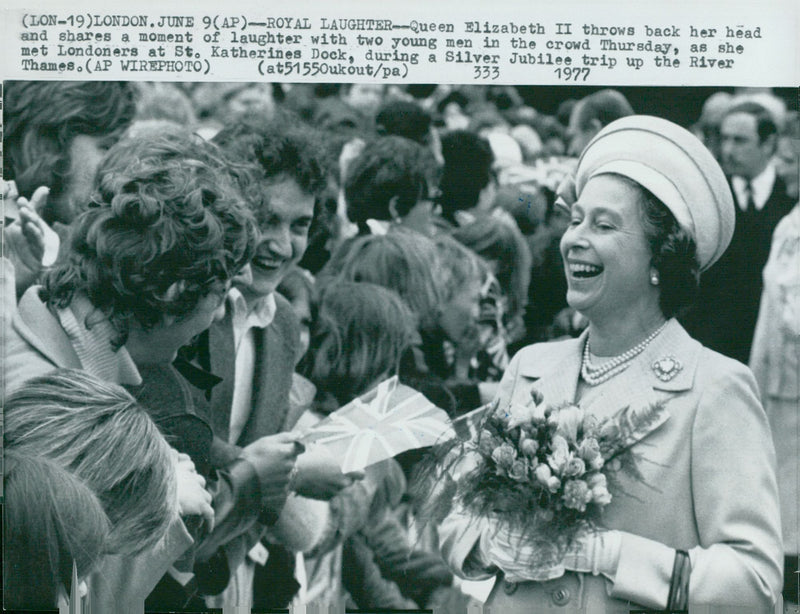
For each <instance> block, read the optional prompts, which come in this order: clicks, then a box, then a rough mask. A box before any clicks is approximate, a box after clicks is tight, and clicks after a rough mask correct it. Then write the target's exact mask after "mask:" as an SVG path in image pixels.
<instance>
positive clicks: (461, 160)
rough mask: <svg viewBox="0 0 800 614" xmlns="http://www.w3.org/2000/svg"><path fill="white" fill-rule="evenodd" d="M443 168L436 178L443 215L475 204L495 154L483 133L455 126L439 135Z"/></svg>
mask: <svg viewBox="0 0 800 614" xmlns="http://www.w3.org/2000/svg"><path fill="white" fill-rule="evenodd" d="M442 155H443V156H444V169H443V170H442V178H441V180H440V181H439V189H440V190H441V199H440V202H441V205H442V214H443V216H444V217H445V218H446V219H448V220H450V221H453V214H454V213H455V212H456V211H461V210H463V209H472V208H473V207H474V206H475V205H477V204H478V198H479V197H480V193H481V190H483V189H484V188H485V187H486V186H487V185H489V182H490V181H491V180H492V178H493V175H492V164H493V163H494V154H493V153H492V147H491V145H490V144H489V141H487V140H486V139H485V138H483V137H482V136H479V135H478V134H476V133H474V132H471V131H469V130H454V131H452V132H448V133H447V134H445V135H444V136H443V137H442Z"/></svg>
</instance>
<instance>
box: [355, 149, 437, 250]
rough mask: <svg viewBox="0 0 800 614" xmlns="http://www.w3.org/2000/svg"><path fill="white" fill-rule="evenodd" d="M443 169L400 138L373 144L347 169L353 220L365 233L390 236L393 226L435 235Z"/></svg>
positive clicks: (426, 153) (420, 150)
mask: <svg viewBox="0 0 800 614" xmlns="http://www.w3.org/2000/svg"><path fill="white" fill-rule="evenodd" d="M437 176H438V165H437V164H436V160H435V159H434V157H433V154H431V153H430V151H429V150H427V149H426V148H424V147H422V146H421V145H418V144H417V143H415V142H414V141H411V140H409V139H405V138H403V137H399V136H384V137H380V138H378V139H375V140H374V141H372V142H370V143H368V144H367V145H366V146H365V147H364V148H363V149H362V150H361V152H360V153H359V154H358V155H357V156H356V158H355V159H354V160H352V162H350V163H349V164H348V165H347V170H346V175H345V178H344V197H345V200H346V201H347V217H348V218H349V220H350V221H351V222H353V223H354V224H356V225H357V226H358V233H359V234H369V233H373V234H384V233H385V232H386V231H387V230H388V229H389V227H391V226H401V227H403V228H407V229H408V228H410V229H412V230H415V231H417V232H420V233H422V234H424V235H432V234H434V232H435V226H434V223H435V221H436V210H437V206H436V204H435V202H434V196H435V195H436V189H437V188H436V184H437Z"/></svg>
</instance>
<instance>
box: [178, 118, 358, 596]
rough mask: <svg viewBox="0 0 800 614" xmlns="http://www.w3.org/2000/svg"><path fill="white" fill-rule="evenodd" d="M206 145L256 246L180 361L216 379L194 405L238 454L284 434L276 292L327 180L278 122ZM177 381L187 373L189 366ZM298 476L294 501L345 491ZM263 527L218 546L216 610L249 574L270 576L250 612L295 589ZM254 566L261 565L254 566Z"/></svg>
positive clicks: (285, 333) (291, 346)
mask: <svg viewBox="0 0 800 614" xmlns="http://www.w3.org/2000/svg"><path fill="white" fill-rule="evenodd" d="M214 140H215V142H216V143H217V145H219V146H220V147H221V148H222V150H223V151H224V152H225V154H226V157H227V158H228V160H229V162H230V165H231V168H232V169H233V171H234V174H235V175H236V176H237V179H238V183H239V188H240V191H241V193H242V195H243V197H244V200H245V202H246V203H247V204H248V206H249V207H250V209H251V211H252V213H253V215H254V217H255V219H256V223H257V225H258V228H259V231H260V237H259V240H258V243H257V246H256V250H255V255H254V257H253V258H252V260H251V266H250V271H251V274H250V275H248V276H240V277H239V278H237V279H236V280H235V281H234V284H233V287H232V288H231V290H230V291H229V293H228V297H227V313H226V315H225V317H224V318H223V319H221V320H220V321H218V322H216V323H214V324H213V325H212V326H211V328H210V329H209V330H208V331H207V332H206V333H204V334H203V335H201V336H200V337H199V338H198V339H197V340H196V342H195V343H194V345H193V346H192V347H189V348H186V349H185V351H184V352H182V358H183V359H184V360H185V361H186V360H188V361H191V362H192V363H193V365H194V366H195V367H200V368H201V369H203V370H205V371H210V372H211V373H213V375H214V376H215V377H212V378H210V381H217V382H218V383H216V384H214V385H213V386H205V387H204V386H203V385H202V382H199V381H198V382H196V383H198V384H199V385H198V386H197V390H196V393H195V396H196V397H197V398H198V404H199V405H201V406H202V405H203V404H205V406H206V409H205V412H206V413H207V416H206V418H207V419H208V421H209V423H210V424H211V426H212V428H213V430H214V433H215V435H216V436H218V437H220V438H221V439H222V440H225V441H226V442H227V443H228V444H232V445H236V446H242V447H244V446H247V445H248V444H250V443H251V442H253V441H256V440H257V439H259V438H261V437H264V436H268V435H273V434H275V433H280V432H282V431H285V430H288V429H289V428H291V426H292V424H291V421H292V418H291V416H289V391H290V389H291V385H292V374H293V371H294V365H295V364H296V360H295V357H296V355H297V352H298V350H299V347H300V344H299V325H298V323H297V320H296V317H295V315H294V313H293V311H292V308H291V305H290V304H289V303H288V302H287V301H286V300H285V299H283V298H282V297H281V296H280V295H278V294H277V293H276V292H275V289H276V288H277V286H278V284H279V283H280V282H281V281H282V280H283V278H284V276H285V275H286V274H287V272H288V271H289V270H290V268H291V267H292V265H295V264H296V263H297V262H298V261H299V260H300V259H301V258H302V256H303V254H304V253H305V250H306V246H307V243H308V232H309V228H310V227H311V222H312V220H313V217H314V212H315V204H316V201H317V196H318V195H319V194H320V193H321V192H322V190H323V189H324V188H325V186H326V184H327V174H326V168H325V161H324V158H323V154H322V152H323V151H324V149H323V147H322V144H321V142H320V141H319V140H318V138H317V136H316V133H315V132H314V130H313V129H312V128H310V127H308V126H306V125H304V124H301V123H299V121H298V120H296V119H294V118H292V117H290V116H287V115H283V114H280V115H278V116H276V117H275V118H272V119H269V118H266V117H263V116H257V115H250V116H247V117H243V118H241V119H238V120H237V121H236V122H235V123H233V124H231V125H229V126H227V127H226V128H224V129H223V130H222V131H221V132H220V133H219V134H218V135H217V136H216V137H215V139H214ZM184 367H186V364H185V363H184ZM185 372H186V373H187V374H191V372H192V370H191V367H190V368H189V369H186V370H185ZM206 379H208V378H206ZM305 456H307V455H304V457H305ZM304 457H301V459H304ZM329 465H330V466H332V467H335V463H329ZM306 469H307V465H306V464H305V463H304V460H300V461H298V471H296V472H295V478H294V479H293V482H292V486H293V489H294V490H295V492H298V493H299V494H303V495H306V496H316V495H318V493H317V492H314V490H313V489H314V488H315V487H316V486H319V485H321V484H323V483H324V486H325V487H328V488H331V489H332V492H336V491H338V490H339V489H341V488H343V487H345V486H347V485H349V484H350V479H349V478H347V476H344V475H343V474H341V472H340V471H338V470H335V471H334V470H326V472H325V475H323V476H322V477H321V478H320V477H319V475H320V474H319V473H314V472H311V471H306ZM312 474H313V475H312ZM309 476H311V477H309ZM320 480H322V482H321V481H320ZM326 480H328V481H326ZM320 496H321V495H320ZM328 496H330V494H329V495H328ZM266 528H267V523H263V524H261V525H257V526H256V527H255V528H254V529H253V530H252V531H251V532H250V534H249V536H247V537H243V538H242V539H240V540H238V541H237V542H236V543H231V544H229V545H228V546H227V548H226V550H227V556H228V562H229V564H231V567H232V569H233V568H234V567H237V568H238V571H237V572H236V574H235V579H234V581H233V582H232V583H231V584H230V585H229V588H228V590H227V591H226V592H225V593H224V594H223V595H222V596H221V597H220V598H219V599H221V600H222V601H221V602H220V603H222V604H225V605H229V604H233V603H234V602H235V601H238V599H249V598H250V594H249V593H250V591H251V590H252V584H253V579H252V578H253V574H256V577H257V578H258V577H259V576H261V575H263V574H267V575H269V574H273V575H272V576H271V577H270V578H269V580H266V581H262V582H259V583H258V584H259V585H265V586H264V587H265V588H266V589H267V590H268V591H269V592H270V595H268V596H267V597H269V598H270V601H268V602H260V603H259V602H258V601H257V600H256V602H255V603H253V605H254V606H257V607H285V606H286V605H287V604H288V602H289V601H290V600H291V597H292V596H293V594H294V590H295V588H294V587H295V586H296V585H295V584H294V583H293V573H292V567H293V565H292V562H293V560H294V559H293V555H292V554H290V553H288V552H287V551H286V550H284V549H282V548H281V547H280V546H277V545H274V544H273V545H270V546H269V555H268V557H267V556H266V553H265V552H264V549H263V545H262V543H261V538H262V536H263V534H264V532H265V530H266ZM248 552H249V555H250V556H249V560H246V559H245V555H246V554H248ZM264 558H267V566H266V567H264V566H263V560H264ZM259 560H260V561H261V563H262V565H258V566H255V565H254V564H253V562H256V561H259ZM279 582H280V583H281V586H280V590H279V589H278V583H279ZM284 589H285V591H286V592H285V594H284V592H283V591H284ZM243 593H246V594H247V595H246V596H245V594H243ZM216 604H217V602H214V605H216Z"/></svg>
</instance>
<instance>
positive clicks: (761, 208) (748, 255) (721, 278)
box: [685, 102, 793, 363]
mask: <svg viewBox="0 0 800 614" xmlns="http://www.w3.org/2000/svg"><path fill="white" fill-rule="evenodd" d="M777 133H778V128H777V124H776V121H775V119H774V118H773V116H772V114H771V113H770V112H769V111H768V110H767V109H766V108H764V107H763V106H762V105H760V104H758V103H756V102H741V103H738V104H736V105H734V106H732V107H731V108H730V109H728V111H727V113H726V114H725V116H724V118H723V120H722V124H721V126H720V134H721V139H722V140H721V150H720V151H721V156H722V160H721V163H722V168H723V170H724V171H725V173H726V175H727V176H728V180H729V183H730V186H731V190H732V192H733V196H734V200H735V202H736V230H735V231H734V235H733V239H732V241H731V245H730V247H729V248H728V251H727V252H725V254H724V255H723V257H722V258H721V259H720V261H719V262H717V264H716V265H714V267H713V268H712V269H710V270H709V271H708V272H707V273H705V274H704V275H703V278H702V279H701V282H700V296H699V299H698V301H696V307H695V309H694V311H692V312H691V313H689V314H687V317H686V321H685V325H686V328H687V330H688V331H689V333H690V334H691V335H692V336H693V337H695V338H696V339H697V340H699V341H700V342H702V343H703V344H704V345H706V346H708V347H710V348H711V349H713V350H716V351H718V352H720V353H722V354H725V355H727V356H730V357H731V358H735V359H737V360H739V361H740V362H743V363H747V361H748V359H749V357H750V346H751V344H752V341H753V331H754V329H755V323H756V317H757V315H758V303H759V298H760V296H761V287H762V280H761V272H762V271H763V269H764V265H765V264H766V262H767V257H768V256H769V246H770V240H771V237H772V232H773V231H774V230H775V226H776V225H777V224H778V222H779V221H780V219H781V218H782V217H783V216H784V215H786V214H787V213H789V211H790V209H791V208H792V205H793V202H792V199H791V198H790V197H789V195H788V194H787V192H786V185H785V183H784V182H783V180H782V179H781V178H780V177H778V176H777V174H776V173H775V168H774V166H773V165H772V163H771V160H772V157H773V155H774V154H775V147H776V142H777V138H778V134H777Z"/></svg>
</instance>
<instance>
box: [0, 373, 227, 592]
mask: <svg viewBox="0 0 800 614" xmlns="http://www.w3.org/2000/svg"><path fill="white" fill-rule="evenodd" d="M4 428H5V433H4V446H5V450H6V451H7V452H10V453H12V454H14V455H18V456H19V457H20V461H19V462H18V463H17V464H16V465H15V466H14V467H13V468H12V469H13V471H14V472H19V473H16V474H14V473H12V474H10V475H9V477H8V479H11V480H12V482H13V480H17V482H16V486H15V488H16V489H18V491H19V492H21V493H22V496H20V498H19V500H17V499H13V500H11V499H9V502H10V503H11V504H12V507H11V508H9V511H10V512H12V514H11V516H12V517H16V515H17V514H20V513H22V512H21V510H24V509H25V506H27V505H32V504H33V502H32V498H34V497H36V498H38V499H39V500H40V501H41V502H42V503H43V510H42V512H43V515H42V516H41V517H37V515H33V516H31V517H28V518H27V519H26V520H25V522H24V523H23V526H24V528H23V532H28V533H30V534H31V535H33V536H36V537H37V539H38V540H39V542H40V543H38V544H37V547H36V548H33V547H32V545H31V544H30V543H25V542H23V541H20V540H16V541H15V540H14V539H12V540H11V541H10V542H9V543H8V544H6V549H5V554H6V556H8V557H9V559H10V560H11V561H13V562H14V564H15V565H16V566H18V567H15V569H18V571H19V570H22V569H27V570H28V572H30V573H44V574H45V575H47V574H48V573H54V574H57V578H56V579H58V580H59V581H61V580H63V572H64V570H65V569H66V571H67V572H68V573H69V574H71V572H72V562H71V560H68V559H69V557H70V556H72V557H75V558H76V562H77V563H79V566H78V568H79V571H80V572H81V574H82V577H86V575H87V574H88V573H89V572H91V571H92V568H93V567H94V564H95V563H98V562H99V560H98V558H99V555H101V554H103V555H109V556H116V557H131V556H135V555H137V554H139V553H142V552H145V551H147V550H150V549H153V548H154V547H155V546H156V545H157V544H159V543H160V542H162V540H163V539H164V537H165V536H166V535H167V531H168V528H169V527H170V524H171V523H172V522H173V520H174V519H175V518H176V517H177V516H178V515H179V514H180V515H194V514H198V515H199V514H206V513H207V514H210V515H209V521H212V519H213V511H211V507H210V501H211V497H210V495H208V493H206V492H205V491H204V489H203V488H202V487H203V486H204V485H205V482H204V481H203V478H202V477H200V476H199V475H197V474H196V473H194V474H193V475H194V476H195V477H194V478H192V477H191V475H190V474H192V473H193V471H192V470H193V467H189V466H188V465H190V464H191V462H190V461H189V462H188V463H187V462H186V461H185V460H183V459H182V457H181V458H180V459H179V457H178V454H177V452H175V451H174V450H173V449H172V448H170V446H169V445H168V444H167V442H166V440H165V439H164V438H163V437H162V435H161V433H160V432H159V430H158V428H157V427H156V425H155V423H154V422H153V421H152V419H151V418H150V417H149V415H148V414H147V411H146V410H145V409H144V408H142V407H141V406H139V405H138V404H137V403H136V401H135V400H134V399H133V397H131V396H130V394H128V393H127V392H126V391H125V390H124V389H123V388H121V387H120V386H117V385H115V384H110V383H106V382H102V381H101V380H99V379H98V378H96V377H94V376H92V375H89V374H88V373H86V372H84V371H79V370H74V369H58V370H56V371H53V372H52V373H50V374H48V375H44V376H40V377H37V378H34V379H31V380H29V381H28V382H26V383H25V384H24V385H23V386H22V387H20V388H19V389H17V390H15V391H14V392H13V393H11V394H10V395H9V396H8V397H7V399H6V403H5V410H4ZM28 457H36V458H40V459H44V460H45V461H49V462H51V463H53V464H54V465H56V466H57V467H60V468H61V469H62V470H63V471H65V472H67V474H68V475H66V476H65V475H62V474H60V473H58V472H56V471H54V470H53V469H51V468H50V467H49V466H47V465H43V464H39V465H35V464H32V463H29V462H28V460H27V458H28ZM28 471H37V472H39V473H40V474H41V475H42V476H43V478H44V479H45V480H46V481H45V482H44V483H42V484H40V485H38V486H37V487H34V486H32V485H31V486H30V489H29V490H27V491H26V489H25V487H24V486H23V485H22V484H21V483H19V480H21V477H20V476H22V475H24V474H25V472H28ZM14 475H16V477H13V476H14ZM187 480H188V481H187ZM76 482H77V483H76ZM58 483H62V484H63V485H64V487H65V489H66V491H65V495H64V502H63V505H62V504H61V500H60V499H59V500H57V501H53V500H52V499H51V496H50V492H51V489H52V488H54V487H55V484H58ZM82 486H83V487H85V488H82ZM37 489H40V490H39V492H37ZM85 489H89V491H90V493H89V494H87V493H86V492H85ZM67 493H69V494H67ZM91 495H93V496H94V498H96V502H98V503H99V504H100V505H101V506H102V507H101V510H102V512H103V514H104V516H106V517H107V518H106V520H105V523H107V524H108V526H107V528H106V529H105V530H103V531H101V532H99V533H98V535H99V536H104V537H103V539H102V543H101V544H97V543H95V541H96V539H97V537H92V538H91V539H87V542H86V551H85V552H83V553H81V554H80V556H78V555H76V554H75V552H74V550H75V548H77V547H80V542H76V541H74V539H75V536H76V535H82V531H83V528H82V527H80V526H77V525H69V524H65V523H66V522H67V520H68V519H70V518H71V519H73V520H78V519H82V518H85V519H86V521H87V522H88V523H90V524H91V526H101V527H102V525H103V524H104V520H103V518H102V517H99V518H98V512H97V510H96V507H95V500H94V498H93V497H92V496H91ZM9 496H11V494H9ZM15 505H18V507H15ZM51 521H52V523H53V524H52V527H53V529H54V530H53V531H52V532H51V535H52V536H51V537H46V536H47V535H48V532H49V529H47V528H46V527H47V525H48V523H49V522H51ZM15 529H16V527H15ZM73 531H74V532H75V533H74V535H73V533H71V532H73ZM12 533H13V532H12ZM106 534H107V536H106ZM42 540H44V541H43V542H42ZM39 547H41V548H42V549H43V550H42V551H41V552H36V550H38V549H39ZM47 553H50V554H47ZM164 554H165V555H168V554H169V551H168V550H165V551H164ZM39 556H46V558H47V559H48V560H49V562H50V564H51V566H52V570H51V572H47V571H44V570H40V571H37V570H35V569H33V567H31V561H33V560H37V557H39ZM27 557H30V559H28V558H27ZM34 567H35V566H34ZM44 569H46V568H44ZM5 577H6V578H8V576H5ZM14 582H22V580H21V579H20V576H18V575H16V574H15V575H14ZM34 586H36V585H34ZM57 588H58V587H57V586H56V585H54V584H53V583H52V582H47V583H45V584H43V585H42V586H41V591H42V592H41V594H39V595H37V596H35V599H37V600H38V599H39V598H40V597H43V596H45V595H47V600H48V601H49V602H52V599H50V596H51V593H52V591H54V590H57ZM90 588H92V589H94V588H97V587H90ZM6 603H8V602H6ZM22 605H24V606H25V607H30V606H31V605H33V603H23V604H22ZM50 605H51V606H52V605H54V603H50Z"/></svg>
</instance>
